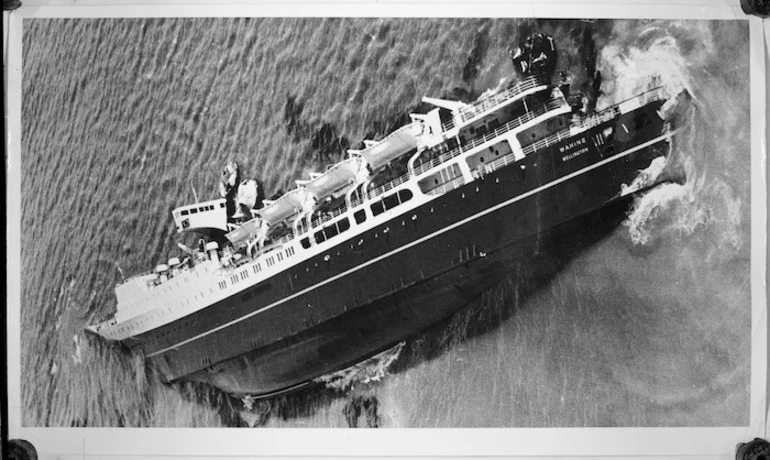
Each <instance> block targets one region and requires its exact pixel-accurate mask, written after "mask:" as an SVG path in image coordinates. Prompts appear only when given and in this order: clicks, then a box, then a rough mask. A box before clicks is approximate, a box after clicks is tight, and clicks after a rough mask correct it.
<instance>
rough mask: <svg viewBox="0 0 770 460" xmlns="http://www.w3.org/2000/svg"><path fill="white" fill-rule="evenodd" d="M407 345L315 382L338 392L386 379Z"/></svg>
mask: <svg viewBox="0 0 770 460" xmlns="http://www.w3.org/2000/svg"><path fill="white" fill-rule="evenodd" d="M405 343H406V342H401V343H399V344H397V345H396V346H394V347H392V348H390V349H388V350H385V351H383V352H382V353H379V354H377V355H374V356H372V357H371V358H369V359H367V360H366V361H362V362H360V363H358V364H355V365H353V366H350V367H348V368H347V369H343V370H341V371H338V372H334V373H332V374H328V375H324V376H322V377H319V378H317V379H316V380H315V381H316V382H319V383H323V384H324V385H325V386H326V388H329V389H333V390H338V391H347V390H350V389H353V388H354V387H355V386H356V385H358V384H368V383H372V382H378V381H380V380H382V378H383V377H385V375H386V374H387V372H388V368H389V367H390V365H391V364H393V362H395V361H396V359H398V357H399V355H400V354H401V350H402V349H403V348H404V345H405Z"/></svg>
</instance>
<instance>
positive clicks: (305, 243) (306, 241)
mask: <svg viewBox="0 0 770 460" xmlns="http://www.w3.org/2000/svg"><path fill="white" fill-rule="evenodd" d="M300 244H302V247H303V248H305V249H307V248H309V247H310V238H302V240H300Z"/></svg>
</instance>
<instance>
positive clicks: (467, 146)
mask: <svg viewBox="0 0 770 460" xmlns="http://www.w3.org/2000/svg"><path fill="white" fill-rule="evenodd" d="M565 107H567V105H566V103H565V102H564V99H563V98H552V99H551V100H549V101H548V102H547V103H545V104H543V105H541V106H539V107H538V108H537V109H535V110H533V111H531V112H527V113H525V114H524V115H522V116H520V117H518V118H515V119H513V120H511V121H509V122H508V123H505V124H504V125H501V126H499V127H497V128H495V129H494V130H492V131H488V132H486V133H484V134H482V135H480V136H477V137H475V138H473V139H471V140H470V141H468V142H466V143H464V144H462V145H460V146H458V147H455V148H454V149H452V150H450V151H449V152H447V153H444V154H442V155H439V156H438V157H436V158H433V159H432V160H430V161H427V162H425V163H421V164H419V165H418V166H416V167H415V168H414V175H415V176H419V175H420V174H422V173H424V172H425V171H427V170H429V169H433V168H435V167H436V166H438V165H440V164H442V163H445V162H447V161H449V160H451V159H452V158H454V157H456V156H457V155H459V154H461V153H465V152H467V151H468V150H471V149H473V148H476V147H478V146H479V145H482V144H484V143H486V142H489V141H490V140H492V139H495V138H497V137H499V136H501V135H502V134H504V133H506V132H508V131H511V130H512V129H515V128H518V127H519V126H522V125H523V124H525V123H528V122H530V121H532V120H534V119H535V118H537V117H539V116H541V115H545V114H546V113H548V112H551V111H554V110H559V109H563V108H565Z"/></svg>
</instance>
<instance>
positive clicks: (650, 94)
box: [522, 87, 663, 155]
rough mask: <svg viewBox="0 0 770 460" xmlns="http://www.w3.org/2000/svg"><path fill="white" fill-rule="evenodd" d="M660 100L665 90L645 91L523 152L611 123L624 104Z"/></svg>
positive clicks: (527, 152)
mask: <svg viewBox="0 0 770 460" xmlns="http://www.w3.org/2000/svg"><path fill="white" fill-rule="evenodd" d="M659 99H663V88H661V87H658V88H653V89H651V90H649V91H645V92H644V93H642V94H639V95H637V96H634V97H631V98H628V99H626V100H624V101H622V102H619V103H617V104H614V105H612V106H610V107H607V108H606V109H603V110H602V111H600V112H596V113H594V114H593V115H589V116H588V117H585V118H583V119H582V120H580V122H578V123H577V124H575V125H573V126H572V127H571V128H567V129H563V130H561V131H559V132H557V133H555V134H551V135H550V136H548V137H544V138H543V139H540V140H538V141H537V142H533V143H532V144H529V145H526V146H524V147H523V149H522V150H523V152H524V154H525V155H529V154H531V153H534V152H536V151H538V150H542V149H544V148H547V147H549V146H551V145H553V144H557V143H559V142H561V141H563V140H564V139H567V138H568V137H570V136H571V134H570V132H571V130H572V129H575V128H577V129H580V130H586V129H590V128H593V127H595V126H598V125H600V124H602V123H605V122H607V121H610V120H612V119H614V118H616V117H617V116H618V115H620V106H621V105H623V104H626V103H629V102H632V101H635V100H638V104H639V105H640V106H643V105H646V104H648V103H650V102H653V101H656V100H659Z"/></svg>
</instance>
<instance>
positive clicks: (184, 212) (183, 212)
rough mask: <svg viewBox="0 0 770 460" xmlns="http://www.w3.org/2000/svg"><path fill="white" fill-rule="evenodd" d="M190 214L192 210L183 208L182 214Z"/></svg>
mask: <svg viewBox="0 0 770 460" xmlns="http://www.w3.org/2000/svg"><path fill="white" fill-rule="evenodd" d="M188 214H190V211H188V210H187V209H182V215H183V216H186V215H188Z"/></svg>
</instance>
